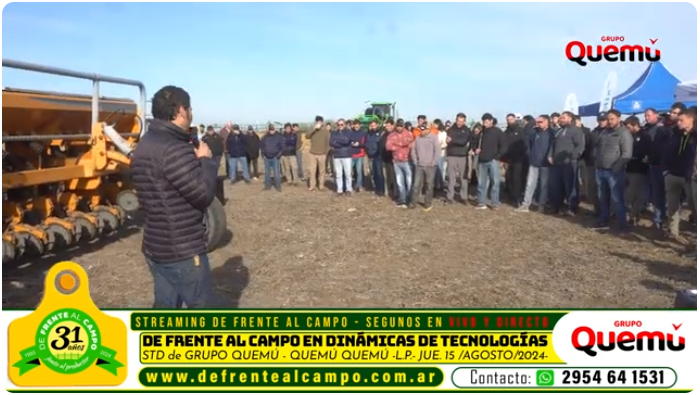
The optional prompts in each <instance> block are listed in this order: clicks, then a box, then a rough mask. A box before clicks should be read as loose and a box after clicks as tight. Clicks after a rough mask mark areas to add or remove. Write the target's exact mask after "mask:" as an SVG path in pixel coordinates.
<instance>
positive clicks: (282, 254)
mask: <svg viewBox="0 0 700 395" xmlns="http://www.w3.org/2000/svg"><path fill="white" fill-rule="evenodd" d="M261 189H262V183H261V182H260V181H257V182H254V183H253V184H252V185H245V184H243V183H239V184H236V185H232V186H230V185H228V184H227V186H226V193H227V197H228V198H229V201H228V203H227V205H226V212H227V220H228V226H229V229H230V230H231V231H232V238H229V239H230V240H229V242H228V243H227V244H226V245H224V246H222V247H221V248H219V249H218V250H216V251H214V252H213V253H212V254H210V260H211V263H212V268H213V272H214V279H215V284H216V291H217V294H218V295H219V296H220V298H221V299H222V301H223V302H224V303H225V304H226V305H227V306H229V307H246V308H259V307H266V308H288V307H375V308H377V307H408V308H411V307H413V308H421V307H459V308H479V307H480V308H518V307H519V308H524V307H549V308H557V307H560V308H564V307H572V308H586V307H588V308H591V307H610V308H637V307H640V308H641V307H647V308H666V307H670V306H671V305H672V303H673V298H674V293H675V291H676V290H679V289H682V288H686V287H690V286H695V285H696V279H697V269H696V268H697V264H696V262H694V261H691V260H688V259H684V258H682V257H680V256H679V252H681V251H682V247H681V246H678V245H675V244H671V243H668V242H660V241H657V240H655V239H654V238H653V237H652V236H651V234H652V232H651V231H650V230H649V229H641V230H640V229H637V230H636V231H635V232H633V233H632V234H630V235H627V236H625V237H620V236H617V235H614V234H611V233H605V232H599V231H592V230H588V229H586V226H587V225H589V224H591V222H594V221H593V220H592V219H591V218H590V217H586V216H585V215H581V216H579V217H577V218H568V217H567V218H562V217H553V216H545V215H541V214H538V213H534V212H533V213H529V214H518V213H514V212H513V211H512V208H510V207H507V206H505V205H504V206H502V207H501V209H500V210H499V211H497V212H493V211H477V210H474V209H473V208H471V207H466V206H464V205H461V204H457V205H454V206H443V205H442V204H436V207H435V209H434V210H432V211H431V212H427V213H426V212H423V211H421V210H402V209H399V208H396V207H394V206H393V205H392V204H391V203H390V202H389V200H388V199H386V198H379V197H375V196H374V195H371V194H369V193H363V194H359V195H355V196H353V197H350V198H339V197H335V196H333V195H334V194H333V193H331V192H307V191H306V189H305V188H303V187H300V186H299V187H284V188H283V192H282V193H277V192H275V191H274V190H273V191H262V190H261ZM644 225H646V226H649V225H650V223H646V224H644ZM692 237H693V236H692V235H691V238H692ZM140 244H141V232H140V230H139V229H138V227H136V226H131V227H127V228H126V229H124V231H122V232H121V233H120V234H119V235H117V236H114V237H108V238H105V239H104V240H101V241H98V242H95V243H94V244H92V245H86V246H83V247H80V248H78V249H75V250H72V251H67V252H65V253H63V254H61V255H60V256H54V257H48V258H42V259H40V260H35V261H33V262H31V263H25V264H23V265H21V266H13V267H7V266H6V267H4V268H3V269H4V270H3V290H2V296H3V299H2V305H3V308H8V307H22V308H31V307H34V306H36V305H37V304H38V302H39V300H40V298H41V293H42V288H43V275H44V273H45V272H46V270H47V269H48V267H49V266H50V265H51V264H52V263H55V262H56V261H58V260H59V259H72V260H74V261H76V262H78V263H79V264H81V265H82V266H83V267H84V268H85V269H86V270H87V272H88V274H89V276H90V288H91V293H92V297H93V299H94V300H95V302H96V303H97V304H98V306H100V307H103V308H110V307H111V308H115V307H121V308H148V307H150V306H151V304H152V301H153V295H152V283H151V277H150V274H149V272H148V269H147V267H146V264H145V262H144V259H143V257H142V255H141V253H140Z"/></svg>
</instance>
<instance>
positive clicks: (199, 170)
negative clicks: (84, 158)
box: [131, 86, 217, 309]
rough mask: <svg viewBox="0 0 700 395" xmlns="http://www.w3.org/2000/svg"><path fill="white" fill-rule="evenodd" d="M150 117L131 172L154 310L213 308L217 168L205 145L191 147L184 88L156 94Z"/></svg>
mask: <svg viewBox="0 0 700 395" xmlns="http://www.w3.org/2000/svg"><path fill="white" fill-rule="evenodd" d="M151 114H153V120H151V122H150V123H149V125H148V132H147V133H146V134H144V135H143V137H141V141H139V144H138V145H137V146H136V149H134V152H133V155H132V160H131V168H132V169H133V182H134V187H135V189H136V193H138V196H139V203H140V205H141V208H142V210H143V213H144V215H145V220H146V225H145V227H144V231H143V243H142V247H141V250H142V252H143V254H144V256H145V257H146V262H147V263H148V267H149V269H150V270H151V274H152V276H153V293H154V303H153V307H154V308H156V309H168V308H182V307H183V303H184V304H186V305H187V307H188V308H207V307H215V301H214V293H213V288H214V287H213V284H212V275H211V268H210V266H209V258H208V257H207V244H206V236H205V227H204V218H205V215H206V214H205V213H206V211H207V208H208V207H209V205H210V204H211V203H212V201H213V200H214V198H215V191H216V171H217V166H216V164H215V163H214V161H213V160H212V158H211V156H212V155H211V151H210V150H209V146H208V145H207V144H199V146H198V147H197V148H196V149H193V147H192V145H191V144H190V135H189V127H190V124H191V122H192V106H191V104H190V95H189V94H188V93H187V92H185V90H184V89H182V88H178V87H175V86H166V87H164V88H162V89H161V90H159V91H158V92H156V94H155V95H154V96H153V100H152V101H151ZM163 213H169V214H170V215H163Z"/></svg>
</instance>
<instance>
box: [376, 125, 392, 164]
mask: <svg viewBox="0 0 700 395" xmlns="http://www.w3.org/2000/svg"><path fill="white" fill-rule="evenodd" d="M391 133H396V132H387V131H386V130H384V131H382V135H381V137H379V155H381V157H382V162H384V163H385V164H391V163H393V162H394V153H393V152H391V151H389V150H388V149H386V141H387V140H388V139H389V135H390V134H391Z"/></svg>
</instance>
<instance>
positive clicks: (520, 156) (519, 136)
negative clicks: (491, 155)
mask: <svg viewBox="0 0 700 395" xmlns="http://www.w3.org/2000/svg"><path fill="white" fill-rule="evenodd" d="M505 133H506V144H507V149H506V153H505V155H503V158H501V160H502V161H503V162H506V163H525V162H527V154H528V150H529V139H528V135H527V134H526V133H525V132H524V131H523V129H522V128H521V127H520V125H517V124H516V125H509V126H508V127H507V128H506V131H505Z"/></svg>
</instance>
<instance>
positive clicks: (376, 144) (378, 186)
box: [365, 120, 385, 196]
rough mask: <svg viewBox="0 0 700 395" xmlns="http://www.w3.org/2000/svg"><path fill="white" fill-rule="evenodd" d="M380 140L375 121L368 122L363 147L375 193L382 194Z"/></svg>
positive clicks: (382, 178) (382, 176) (379, 132)
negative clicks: (368, 162) (365, 140)
mask: <svg viewBox="0 0 700 395" xmlns="http://www.w3.org/2000/svg"><path fill="white" fill-rule="evenodd" d="M381 140H382V132H381V131H380V130H379V124H378V123H377V121H374V120H373V121H371V122H370V123H369V130H368V132H367V142H366V143H365V149H366V150H367V158H369V161H370V174H371V175H372V186H373V188H372V189H373V191H374V193H375V195H377V196H384V192H385V186H384V166H383V162H382V148H381V146H380V144H381Z"/></svg>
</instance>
